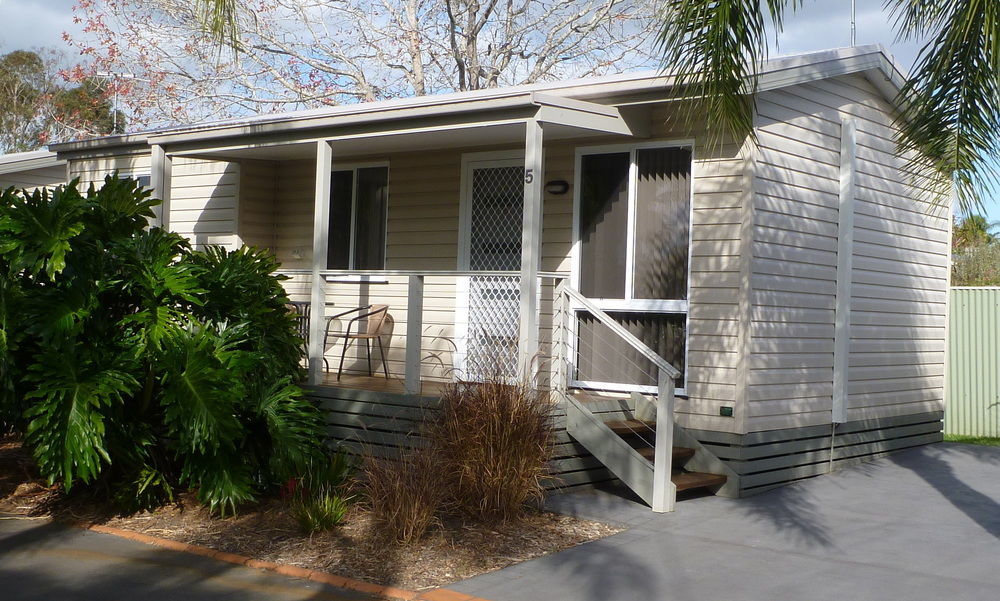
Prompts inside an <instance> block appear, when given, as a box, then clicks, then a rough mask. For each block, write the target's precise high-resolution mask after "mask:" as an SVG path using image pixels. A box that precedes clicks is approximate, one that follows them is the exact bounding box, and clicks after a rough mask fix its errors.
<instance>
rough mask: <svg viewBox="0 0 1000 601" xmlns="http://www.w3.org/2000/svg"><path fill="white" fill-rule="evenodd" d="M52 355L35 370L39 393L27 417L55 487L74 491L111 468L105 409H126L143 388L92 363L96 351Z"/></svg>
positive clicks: (34, 448)
mask: <svg viewBox="0 0 1000 601" xmlns="http://www.w3.org/2000/svg"><path fill="white" fill-rule="evenodd" d="M63 350H65V351H68V352H59V351H58V350H50V351H49V352H46V353H45V354H43V355H41V356H40V357H39V358H38V362H37V363H36V364H35V365H32V366H31V368H30V374H29V376H28V379H29V381H30V382H31V383H32V384H33V385H34V386H35V389H34V390H32V391H31V392H29V393H28V394H27V398H28V399H30V400H32V401H33V402H32V405H31V407H29V409H28V411H27V413H26V417H27V418H28V419H29V420H30V421H29V423H28V428H27V433H26V434H27V439H26V440H27V443H28V445H29V446H30V447H31V448H32V451H33V453H34V456H35V459H36V460H37V461H38V466H39V469H40V470H41V472H42V474H43V475H44V476H45V477H46V478H47V479H48V480H49V482H55V481H62V483H63V485H64V486H65V487H66V490H67V491H68V490H70V489H71V488H72V486H73V483H74V482H75V481H76V480H82V481H84V482H90V481H92V480H93V479H94V478H96V477H97V475H98V474H99V473H100V472H101V469H102V462H103V463H111V457H110V456H109V455H108V452H107V450H106V449H105V446H104V439H105V414H104V410H105V409H106V408H108V407H110V406H111V405H113V404H121V403H122V402H123V397H125V396H127V395H129V394H131V393H132V392H133V391H134V390H135V389H136V388H137V383H136V381H135V379H134V378H132V377H131V376H130V375H129V374H127V373H124V372H122V371H120V370H119V369H117V368H116V367H113V366H112V367H105V366H102V365H100V363H99V362H97V361H94V360H92V359H89V358H88V355H91V354H92V351H90V352H88V349H84V348H80V347H76V348H68V349H63Z"/></svg>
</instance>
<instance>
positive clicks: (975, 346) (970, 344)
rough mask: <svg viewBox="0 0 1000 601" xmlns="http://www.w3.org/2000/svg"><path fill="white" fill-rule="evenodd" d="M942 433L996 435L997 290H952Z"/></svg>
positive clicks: (999, 405)
mask: <svg viewBox="0 0 1000 601" xmlns="http://www.w3.org/2000/svg"><path fill="white" fill-rule="evenodd" d="M949 320H950V321H949V328H950V330H949V335H948V378H947V387H948V389H947V391H946V392H947V395H946V397H945V398H946V401H947V407H946V409H945V414H944V415H945V419H944V431H945V434H959V435H967V436H1000V287H990V288H985V287H984V288H964V287H963V288H952V289H951V317H950V318H949Z"/></svg>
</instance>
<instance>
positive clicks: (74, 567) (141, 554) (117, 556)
mask: <svg viewBox="0 0 1000 601" xmlns="http://www.w3.org/2000/svg"><path fill="white" fill-rule="evenodd" d="M0 555H2V556H3V558H4V560H3V563H2V565H0V590H3V594H2V598H3V599H4V600H5V601H27V600H29V599H32V600H34V599H60V600H77V599H80V600H83V599H87V600H91V599H116V600H120V601H160V600H163V601H167V600H176V599H179V598H183V599H185V601H202V600H205V601H208V600H219V599H240V600H246V601H257V600H260V601H264V600H268V601H292V600H296V601H308V600H316V601H357V600H360V599H366V598H367V597H365V596H363V595H360V594H357V593H353V592H350V591H343V592H341V591H338V590H336V589H332V588H329V587H325V586H322V585H319V584H316V583H311V582H305V581H299V580H295V579H290V578H285V577H282V576H279V575H276V574H270V573H265V572H261V571H259V570H251V569H249V568H245V567H242V566H237V565H234V564H229V563H225V562H221V561H216V560H211V559H207V558H204V557H199V556H194V555H187V554H183V553H176V552H172V551H167V550H163V549H157V548H155V547H148V546H146V545H141V544H139V543H133V542H131V541H125V540H121V539H116V538H115V537H111V536H107V535H99V534H96V533H91V532H85V531H81V530H77V529H73V528H68V527H66V526H62V525H59V524H55V523H52V522H38V521H32V522H31V523H25V522H16V521H14V520H4V522H0Z"/></svg>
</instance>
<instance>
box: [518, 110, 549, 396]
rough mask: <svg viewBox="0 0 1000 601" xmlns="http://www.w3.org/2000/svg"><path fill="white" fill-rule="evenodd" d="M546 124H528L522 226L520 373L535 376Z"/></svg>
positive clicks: (525, 145)
mask: <svg viewBox="0 0 1000 601" xmlns="http://www.w3.org/2000/svg"><path fill="white" fill-rule="evenodd" d="M542 143H543V136H542V124H541V123H540V122H539V121H538V120H536V119H529V120H528V121H527V122H526V123H525V133H524V216H523V218H522V226H521V310H520V316H521V317H520V337H519V339H518V370H519V375H520V376H521V377H522V378H524V379H526V380H527V379H530V378H531V377H532V375H533V374H532V369H531V366H532V362H533V360H534V358H535V355H536V354H537V353H538V288H539V285H538V269H539V263H540V261H541V256H542V190H543V185H544V178H545V172H544V169H545V166H544V147H543V144H542Z"/></svg>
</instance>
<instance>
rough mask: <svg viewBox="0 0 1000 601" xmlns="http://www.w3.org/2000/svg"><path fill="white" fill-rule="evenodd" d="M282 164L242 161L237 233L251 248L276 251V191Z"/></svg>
mask: <svg viewBox="0 0 1000 601" xmlns="http://www.w3.org/2000/svg"><path fill="white" fill-rule="evenodd" d="M278 166H279V163H277V162H275V161H241V162H240V180H239V181H240V185H239V199H238V202H237V204H238V211H239V213H238V219H237V224H238V225H237V234H238V240H239V242H241V243H243V244H246V245H248V246H256V247H258V248H266V249H270V250H274V248H275V238H274V236H275V225H274V220H275V217H276V211H275V190H276V189H277V184H278V181H277V174H278Z"/></svg>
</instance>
